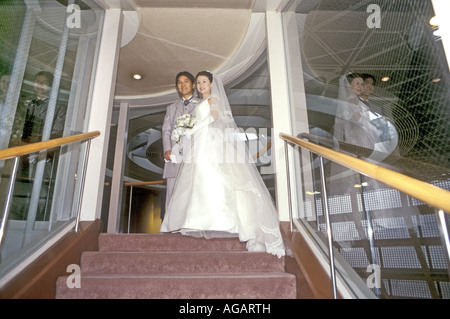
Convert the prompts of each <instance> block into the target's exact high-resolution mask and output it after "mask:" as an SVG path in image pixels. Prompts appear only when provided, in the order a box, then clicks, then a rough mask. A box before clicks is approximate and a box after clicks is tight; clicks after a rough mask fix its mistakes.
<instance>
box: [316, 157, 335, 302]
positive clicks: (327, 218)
mask: <svg viewBox="0 0 450 319" xmlns="http://www.w3.org/2000/svg"><path fill="white" fill-rule="evenodd" d="M319 161H320V162H319V163H320V180H321V183H322V208H323V213H324V216H325V222H326V225H327V239H328V254H329V258H330V276H331V283H332V287H333V298H334V299H337V289H336V269H335V265H334V251H333V231H332V228H331V223H330V214H329V211H328V198H327V188H326V185H325V172H324V168H323V166H324V165H323V157H322V156H319Z"/></svg>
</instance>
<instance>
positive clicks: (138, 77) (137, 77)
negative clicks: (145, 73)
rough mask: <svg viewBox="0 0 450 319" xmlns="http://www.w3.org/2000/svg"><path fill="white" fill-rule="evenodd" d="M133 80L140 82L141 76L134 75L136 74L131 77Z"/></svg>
mask: <svg viewBox="0 0 450 319" xmlns="http://www.w3.org/2000/svg"><path fill="white" fill-rule="evenodd" d="M133 78H134V79H135V80H140V79H142V75H140V74H138V73H136V74H134V75H133Z"/></svg>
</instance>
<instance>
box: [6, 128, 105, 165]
mask: <svg viewBox="0 0 450 319" xmlns="http://www.w3.org/2000/svg"><path fill="white" fill-rule="evenodd" d="M99 135H100V132H99V131H93V132H88V133H81V134H77V135H72V136H67V137H60V138H55V139H52V140H48V141H44V142H38V143H31V144H26V145H21V146H15V147H11V148H7V149H4V150H0V161H1V160H6V159H10V158H14V157H17V156H22V155H27V154H31V153H36V152H40V151H43V150H47V149H51V148H55V147H58V146H62V145H66V144H70V143H74V142H79V141H83V140H88V139H91V138H94V137H97V136H99Z"/></svg>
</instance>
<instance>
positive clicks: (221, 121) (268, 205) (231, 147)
mask: <svg viewBox="0 0 450 319" xmlns="http://www.w3.org/2000/svg"><path fill="white" fill-rule="evenodd" d="M210 106H211V112H213V111H217V114H218V116H217V118H216V120H215V121H214V122H212V123H211V124H210V125H209V126H208V128H207V133H206V134H207V135H208V138H207V139H206V140H207V141H208V142H207V143H206V153H202V154H207V155H206V157H207V158H208V160H209V161H211V162H214V163H213V165H212V166H213V167H216V168H217V170H219V171H220V176H221V177H220V178H221V179H222V181H223V183H224V184H225V185H226V189H227V190H230V189H231V191H229V192H227V196H228V197H227V204H226V205H227V206H228V207H230V210H231V211H234V212H235V215H236V216H235V217H234V218H235V220H236V223H237V225H236V227H235V230H236V231H237V234H238V236H239V239H240V240H241V241H242V242H246V245H247V249H248V250H249V251H266V252H269V253H272V254H275V255H277V256H283V255H285V247H284V243H283V239H282V237H281V233H280V228H279V217H278V213H277V211H276V209H275V205H274V202H273V199H272V197H271V195H270V193H269V190H268V189H267V187H266V185H265V183H264V181H263V179H262V177H261V175H260V173H259V171H258V169H257V167H256V165H255V160H254V159H253V157H252V155H251V154H250V151H249V148H248V146H247V145H246V142H245V140H244V139H243V138H242V136H243V135H242V134H241V133H242V132H241V131H240V130H239V128H238V127H237V125H236V122H235V120H234V117H233V114H232V111H231V107H230V104H229V101H228V98H227V95H226V92H225V89H224V86H223V83H222V80H221V79H220V78H219V77H218V76H217V75H213V82H212V88H211V95H210ZM194 143H195V137H194ZM209 164H211V163H209ZM200 233H202V234H203V235H202V236H205V237H223V236H224V234H223V233H220V232H217V233H215V232H207V233H208V234H207V235H205V233H206V232H200ZM190 235H192V233H190Z"/></svg>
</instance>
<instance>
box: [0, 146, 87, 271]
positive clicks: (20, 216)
mask: <svg viewBox="0 0 450 319" xmlns="http://www.w3.org/2000/svg"><path fill="white" fill-rule="evenodd" d="M85 145H86V142H76V143H73V144H70V145H66V146H62V147H58V148H53V149H49V150H47V151H43V152H40V153H31V154H29V155H26V156H22V157H21V158H20V160H19V165H18V170H17V175H16V178H15V180H14V183H13V184H14V188H13V192H12V197H11V205H10V208H9V211H8V212H7V221H6V224H5V225H6V227H5V231H4V234H3V237H2V241H1V247H0V253H1V260H0V277H1V276H2V275H3V274H5V273H6V272H8V271H9V270H10V269H11V268H12V267H13V266H15V265H16V264H18V263H19V262H21V261H22V260H23V259H24V258H26V257H28V256H29V255H30V254H31V253H32V252H33V251H35V249H37V248H38V247H40V246H41V245H42V244H44V243H45V242H46V241H48V240H49V238H51V237H52V236H53V235H55V234H57V233H58V232H59V231H60V230H61V229H63V228H64V227H67V226H68V225H69V224H71V223H72V222H73V221H74V220H75V219H76V214H77V211H78V210H77V208H78V205H79V202H78V199H79V196H80V187H81V182H82V181H81V174H82V169H83V159H84V158H85V154H84V152H85ZM13 161H14V160H11V159H10V160H6V161H2V162H1V164H2V166H3V168H2V175H1V180H0V187H1V190H2V195H1V199H0V205H1V206H0V207H1V208H2V209H1V216H0V219H3V218H4V216H6V215H5V212H4V207H5V202H6V199H7V196H8V189H9V187H10V183H11V173H12V169H13Z"/></svg>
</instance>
